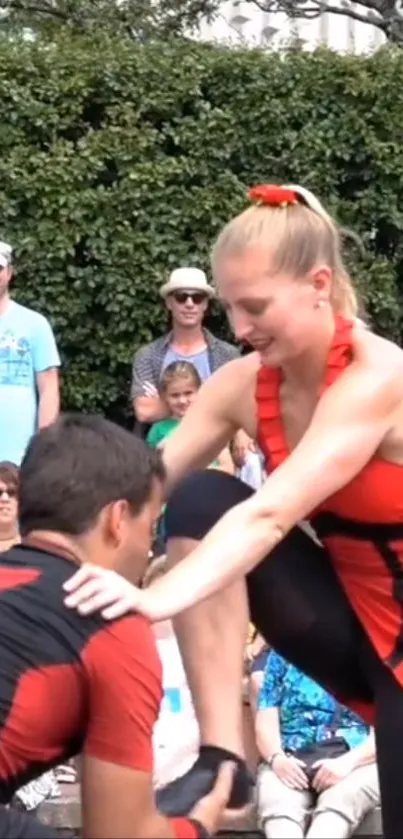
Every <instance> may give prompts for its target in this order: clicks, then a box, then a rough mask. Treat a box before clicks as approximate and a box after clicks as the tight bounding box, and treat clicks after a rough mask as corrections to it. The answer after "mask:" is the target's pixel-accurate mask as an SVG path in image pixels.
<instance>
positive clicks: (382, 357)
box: [353, 321, 403, 375]
mask: <svg viewBox="0 0 403 839" xmlns="http://www.w3.org/2000/svg"><path fill="white" fill-rule="evenodd" d="M353 353H354V361H356V362H357V364H360V365H363V366H365V367H372V368H373V369H374V372H375V371H376V370H379V371H381V370H385V371H386V370H388V371H389V372H390V373H391V374H392V375H393V372H394V371H395V372H396V375H401V374H402V372H403V350H402V349H401V347H399V346H398V344H396V343H395V342H394V341H391V340H389V339H388V338H383V337H382V336H381V335H377V334H376V333H375V332H373V331H372V330H371V328H370V327H369V326H367V325H366V324H365V323H363V322H362V321H357V322H356V324H355V326H354V330H353Z"/></svg>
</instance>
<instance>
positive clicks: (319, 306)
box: [315, 300, 326, 309]
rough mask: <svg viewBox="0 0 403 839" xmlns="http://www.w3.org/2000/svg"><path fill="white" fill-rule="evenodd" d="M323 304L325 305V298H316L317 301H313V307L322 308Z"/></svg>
mask: <svg viewBox="0 0 403 839" xmlns="http://www.w3.org/2000/svg"><path fill="white" fill-rule="evenodd" d="M324 306H326V300H318V302H317V303H315V309H323V307H324Z"/></svg>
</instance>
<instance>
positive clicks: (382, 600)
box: [256, 316, 403, 722]
mask: <svg viewBox="0 0 403 839" xmlns="http://www.w3.org/2000/svg"><path fill="white" fill-rule="evenodd" d="M352 329H353V322H352V321H350V320H346V319H345V318H343V317H341V316H338V317H337V319H336V329H335V334H334V338H333V342H332V345H331V347H330V350H329V354H328V359H327V368H326V373H325V378H324V384H323V387H322V392H323V391H324V390H326V389H327V388H328V387H331V385H332V384H333V382H334V381H335V380H336V379H337V378H338V376H340V374H341V373H342V372H343V370H344V369H345V368H346V367H347V365H348V364H349V363H350V361H351V359H352V356H353V351H352ZM280 385H281V371H280V370H279V369H273V368H269V367H261V369H260V370H259V373H258V379H257V389H256V399H257V410H258V440H259V444H260V446H261V448H262V450H263V452H264V454H265V455H266V458H267V462H268V465H269V466H270V468H276V467H277V466H279V465H280V464H281V463H282V462H283V461H284V460H285V459H286V458H287V457H288V455H289V454H290V451H289V448H288V444H287V440H286V436H285V431H284V427H283V422H282V417H281V404H280ZM310 519H311V521H312V524H313V525H314V527H315V529H316V532H317V533H318V536H319V537H320V539H321V540H322V542H323V543H324V545H325V546H326V548H327V549H328V552H329V554H330V557H331V560H332V562H333V564H334V567H335V569H336V572H337V574H338V577H339V579H340V581H341V583H342V585H343V587H344V589H345V591H346V594H347V596H348V598H349V601H350V603H351V606H352V608H353V609H354V612H355V613H356V615H357V617H358V619H359V621H360V623H361V625H362V626H363V627H364V629H365V631H366V633H367V635H368V636H369V638H370V639H371V641H372V644H373V646H374V647H375V649H376V651H377V653H378V655H379V656H380V658H381V659H382V660H383V661H384V662H385V663H386V664H387V665H388V666H389V667H390V668H391V669H392V670H393V672H394V674H395V676H396V678H397V680H398V681H399V683H400V684H402V685H403V466H399V465H397V464H394V463H390V462H388V461H386V460H383V459H382V458H380V457H377V456H376V457H373V458H372V459H371V460H370V461H369V463H367V465H366V466H365V467H364V468H363V469H362V470H361V472H360V473H359V474H358V475H357V476H356V477H355V478H354V479H353V480H352V481H350V483H349V484H347V485H346V486H345V487H343V488H342V489H341V490H339V491H338V492H336V493H335V494H334V495H332V496H331V497H330V498H328V499H327V500H326V501H324V502H323V503H322V504H321V505H320V507H319V508H317V509H316V510H313V511H312V513H311V516H310ZM350 704H351V703H350ZM355 709H358V706H357V705H355ZM359 710H360V713H363V709H362V707H360V709H359ZM365 717H366V718H367V719H369V718H371V719H369V721H370V722H372V721H373V715H372V713H368V709H367V712H366V713H365Z"/></svg>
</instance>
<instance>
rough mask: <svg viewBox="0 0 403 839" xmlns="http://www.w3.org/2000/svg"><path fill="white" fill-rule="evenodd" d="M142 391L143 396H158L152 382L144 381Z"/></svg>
mask: <svg viewBox="0 0 403 839" xmlns="http://www.w3.org/2000/svg"><path fill="white" fill-rule="evenodd" d="M143 391H144V396H158V390H157V388H156V387H155V385H153V383H152V382H144V384H143Z"/></svg>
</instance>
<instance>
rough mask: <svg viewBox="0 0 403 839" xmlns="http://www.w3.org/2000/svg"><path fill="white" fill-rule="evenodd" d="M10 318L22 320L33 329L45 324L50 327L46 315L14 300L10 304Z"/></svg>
mask: <svg viewBox="0 0 403 839" xmlns="http://www.w3.org/2000/svg"><path fill="white" fill-rule="evenodd" d="M10 316H11V317H12V318H13V319H15V320H18V319H19V320H21V322H24V323H26V324H28V325H30V326H32V327H33V328H35V327H36V326H42V325H44V324H46V325H49V321H48V319H47V317H45V315H42V314H41V312H37V311H36V310H35V309H30V307H29V306H24V305H23V304H22V303H17V301H16V300H12V301H11V303H10Z"/></svg>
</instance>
